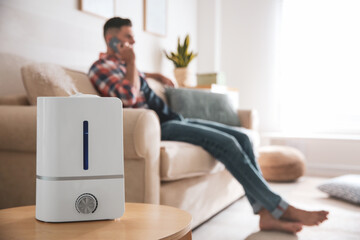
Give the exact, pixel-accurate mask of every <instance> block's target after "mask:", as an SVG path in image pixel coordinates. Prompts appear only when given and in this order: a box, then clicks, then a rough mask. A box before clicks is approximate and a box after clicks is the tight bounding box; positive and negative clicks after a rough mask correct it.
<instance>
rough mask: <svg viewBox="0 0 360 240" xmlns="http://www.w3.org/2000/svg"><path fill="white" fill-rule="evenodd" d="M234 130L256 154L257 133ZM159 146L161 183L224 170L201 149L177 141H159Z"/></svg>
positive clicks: (246, 130) (222, 166) (242, 129)
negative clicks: (248, 140)
mask: <svg viewBox="0 0 360 240" xmlns="http://www.w3.org/2000/svg"><path fill="white" fill-rule="evenodd" d="M234 128H235V129H237V130H238V131H240V132H242V133H245V134H246V135H247V136H248V137H249V139H250V141H251V142H252V145H253V148H254V152H255V154H256V152H257V151H256V149H257V146H258V142H259V136H258V133H257V132H256V131H252V130H249V129H245V128H243V127H234ZM160 146H161V148H160V178H161V180H163V181H173V180H178V179H183V178H189V177H195V176H202V175H206V174H210V173H216V172H219V171H222V170H223V169H224V168H225V167H224V165H223V164H222V163H220V162H219V161H217V160H216V159H215V158H213V157H212V156H211V155H210V154H209V153H208V152H206V151H205V150H204V149H203V148H202V147H199V146H196V145H193V144H190V143H186V142H177V141H161V144H160Z"/></svg>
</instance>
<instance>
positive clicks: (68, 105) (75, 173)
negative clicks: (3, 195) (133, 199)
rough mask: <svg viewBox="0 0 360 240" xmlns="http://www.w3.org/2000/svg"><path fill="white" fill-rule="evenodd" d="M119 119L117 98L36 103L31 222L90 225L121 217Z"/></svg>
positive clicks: (43, 99) (46, 99) (81, 97)
mask: <svg viewBox="0 0 360 240" xmlns="http://www.w3.org/2000/svg"><path fill="white" fill-rule="evenodd" d="M122 114H123V112H122V103H121V101H120V100H119V99H118V98H101V97H98V96H94V95H82V94H77V95H75V96H71V97H38V99H37V149H36V163H37V164H36V219H38V220H41V221H45V222H69V221H91V220H101V219H115V218H119V217H121V216H122V215H123V213H124V206H125V196H124V160H123V122H122V121H123V116H122Z"/></svg>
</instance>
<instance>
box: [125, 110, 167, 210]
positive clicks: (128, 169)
mask: <svg viewBox="0 0 360 240" xmlns="http://www.w3.org/2000/svg"><path fill="white" fill-rule="evenodd" d="M160 141H161V134H160V123H159V120H158V117H157V115H156V113H155V112H154V111H152V110H147V109H124V165H125V197H126V201H128V202H145V203H153V204H159V203H160V173H159V171H160Z"/></svg>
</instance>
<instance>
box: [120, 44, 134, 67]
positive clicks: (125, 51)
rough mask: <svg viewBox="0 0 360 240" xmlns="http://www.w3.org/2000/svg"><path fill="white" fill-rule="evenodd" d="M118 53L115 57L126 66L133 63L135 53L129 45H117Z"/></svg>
mask: <svg viewBox="0 0 360 240" xmlns="http://www.w3.org/2000/svg"><path fill="white" fill-rule="evenodd" d="M118 50H119V52H118V53H116V57H117V58H119V59H120V60H122V61H124V62H125V63H126V64H129V63H130V64H131V63H134V62H135V52H134V49H133V48H132V46H131V45H129V43H127V42H126V43H124V44H123V45H122V44H120V43H119V45H118Z"/></svg>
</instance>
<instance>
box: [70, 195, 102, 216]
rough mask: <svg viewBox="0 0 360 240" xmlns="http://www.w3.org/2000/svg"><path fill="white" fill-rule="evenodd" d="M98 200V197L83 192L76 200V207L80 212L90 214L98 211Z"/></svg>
mask: <svg viewBox="0 0 360 240" xmlns="http://www.w3.org/2000/svg"><path fill="white" fill-rule="evenodd" d="M97 206H98V201H97V199H96V197H95V196H94V195H92V194H90V193H84V194H81V195H80V196H79V197H78V198H77V199H76V202H75V208H76V210H77V211H78V212H79V213H83V214H89V213H93V212H95V211H96V208H97Z"/></svg>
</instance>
